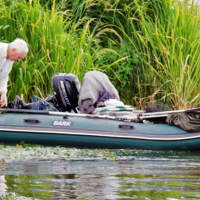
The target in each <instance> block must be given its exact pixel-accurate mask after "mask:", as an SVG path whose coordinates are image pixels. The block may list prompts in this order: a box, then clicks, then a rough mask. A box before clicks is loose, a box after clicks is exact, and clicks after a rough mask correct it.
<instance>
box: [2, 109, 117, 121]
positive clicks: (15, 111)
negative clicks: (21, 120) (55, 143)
mask: <svg viewBox="0 0 200 200" xmlns="http://www.w3.org/2000/svg"><path fill="white" fill-rule="evenodd" d="M0 111H4V112H12V113H28V114H29V113H30V114H42V115H60V116H76V117H88V118H108V119H115V117H114V116H108V115H91V114H78V113H69V112H55V111H46V110H29V109H15V108H14V109H10V108H0Z"/></svg>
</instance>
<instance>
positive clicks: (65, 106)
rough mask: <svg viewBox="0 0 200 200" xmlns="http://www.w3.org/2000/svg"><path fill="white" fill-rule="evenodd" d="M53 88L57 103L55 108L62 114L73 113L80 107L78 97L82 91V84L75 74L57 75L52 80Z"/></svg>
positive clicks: (54, 98)
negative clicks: (72, 111)
mask: <svg viewBox="0 0 200 200" xmlns="http://www.w3.org/2000/svg"><path fill="white" fill-rule="evenodd" d="M51 83H52V87H53V94H54V96H53V97H52V98H53V100H55V101H56V103H57V105H56V106H55V107H56V108H57V109H59V110H60V111H62V112H65V111H68V112H71V110H72V109H73V110H74V111H75V112H76V110H75V108H76V107H77V106H78V96H79V90H80V82H79V80H78V78H77V76H76V75H75V74H72V73H56V74H54V75H53V77H52V79H51Z"/></svg>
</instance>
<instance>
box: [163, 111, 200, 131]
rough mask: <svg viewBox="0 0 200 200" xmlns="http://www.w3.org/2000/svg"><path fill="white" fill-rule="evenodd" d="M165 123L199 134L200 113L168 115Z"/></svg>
mask: <svg viewBox="0 0 200 200" xmlns="http://www.w3.org/2000/svg"><path fill="white" fill-rule="evenodd" d="M166 122H167V123H168V124H169V125H172V126H178V127H180V128H182V129H184V130H186V131H188V132H200V113H199V114H198V113H195V112H192V113H185V112H184V113H174V114H168V116H167V119H166Z"/></svg>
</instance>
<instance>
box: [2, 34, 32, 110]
mask: <svg viewBox="0 0 200 200" xmlns="http://www.w3.org/2000/svg"><path fill="white" fill-rule="evenodd" d="M27 53H28V47H27V43H26V42H25V41H24V40H22V39H19V38H17V39H15V40H14V41H13V42H11V43H4V42H0V94H1V101H0V106H1V107H3V106H7V94H6V93H7V82H8V75H9V73H10V71H11V69H12V65H13V63H14V61H21V60H22V59H23V58H24V57H25V56H26V55H27Z"/></svg>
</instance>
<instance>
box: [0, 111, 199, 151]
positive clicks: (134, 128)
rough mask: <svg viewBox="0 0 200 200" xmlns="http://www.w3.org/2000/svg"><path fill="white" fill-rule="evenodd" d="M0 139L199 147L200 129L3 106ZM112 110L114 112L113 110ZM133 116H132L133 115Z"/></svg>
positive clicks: (68, 144) (154, 147) (116, 146)
mask: <svg viewBox="0 0 200 200" xmlns="http://www.w3.org/2000/svg"><path fill="white" fill-rule="evenodd" d="M1 111H2V113H1V114H0V142H1V143H15V144H19V143H21V142H24V143H25V144H43V145H61V146H66V147H76V148H112V149H113V148H114V149H121V148H123V149H148V150H177V151H183V150H184V151H199V150H200V132H196V133H191V132H187V131H185V130H183V129H181V128H178V127H176V126H170V125H168V124H166V123H163V124H162V123H159V124H158V123H154V124H152V123H144V120H143V122H141V121H137V120H135V119H136V118H137V117H138V115H139V113H140V112H141V111H137V110H135V111H131V113H129V117H127V113H126V115H123V116H120V114H119V112H121V111H114V113H115V115H113V114H112V115H105V114H104V115H99V114H93V115H89V114H86V115H85V114H77V113H68V112H54V111H45V110H27V109H1ZM112 113H113V112H112ZM130 116H132V117H130Z"/></svg>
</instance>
